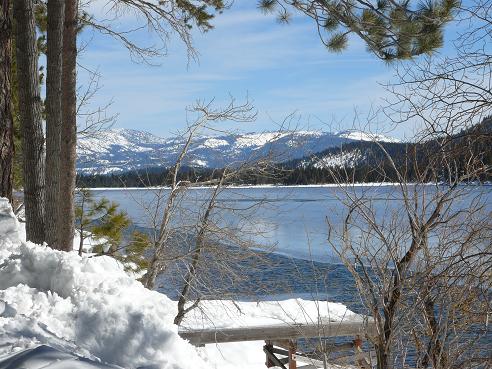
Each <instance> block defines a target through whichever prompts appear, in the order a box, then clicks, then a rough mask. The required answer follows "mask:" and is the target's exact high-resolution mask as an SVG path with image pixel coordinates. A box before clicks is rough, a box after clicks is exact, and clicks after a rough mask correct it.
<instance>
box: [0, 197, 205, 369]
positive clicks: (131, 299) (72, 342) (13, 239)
mask: <svg viewBox="0 0 492 369" xmlns="http://www.w3.org/2000/svg"><path fill="white" fill-rule="evenodd" d="M18 229H19V226H18V224H17V221H16V220H15V218H14V216H13V214H12V211H11V209H10V207H9V206H8V203H7V201H6V200H5V199H0V265H2V268H0V301H1V304H0V305H1V306H0V332H2V334H0V356H2V355H5V354H8V353H11V352H14V351H18V350H22V349H27V348H32V347H33V346H37V345H40V344H45V345H49V346H50V347H52V348H54V349H57V350H60V351H62V352H70V353H74V354H78V355H81V356H84V357H87V358H89V359H92V360H96V361H102V362H105V363H110V364H116V365H120V366H122V367H125V368H136V367H139V366H143V365H150V364H154V365H156V366H155V367H156V368H173V369H181V368H182V369H184V368H190V369H191V368H194V369H195V368H210V366H209V365H208V364H206V363H205V361H204V360H203V359H201V358H200V357H199V355H198V353H197V351H196V349H195V348H194V347H193V346H191V345H189V344H188V343H187V342H185V341H184V340H182V339H181V338H180V337H179V336H178V334H177V327H176V326H175V325H174V324H173V318H174V315H175V311H176V307H175V303H174V302H172V301H171V300H169V299H168V298H167V297H166V296H165V295H162V294H160V293H158V292H154V291H149V290H147V289H145V288H144V287H143V286H142V285H141V284H140V283H139V282H137V281H135V280H134V279H133V278H131V277H130V276H129V275H127V274H126V273H125V272H124V271H123V269H122V268H121V266H120V265H119V264H118V263H117V262H116V261H115V260H114V259H111V258H109V257H97V258H88V257H79V256H78V255H77V254H76V253H66V252H61V251H54V250H52V249H50V248H47V247H44V246H39V245H35V244H33V243H30V242H27V243H26V242H22V241H21V240H20V239H19V234H18V233H17V230H18Z"/></svg>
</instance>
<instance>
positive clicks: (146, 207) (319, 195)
mask: <svg viewBox="0 0 492 369" xmlns="http://www.w3.org/2000/svg"><path fill="white" fill-rule="evenodd" d="M420 190H422V189H420ZM211 191H212V190H211V189H210V188H192V189H189V190H188V191H187V192H186V193H185V194H184V195H183V196H180V198H179V201H178V208H179V209H178V210H177V211H176V213H175V216H174V218H173V219H174V220H173V221H174V223H175V225H181V226H182V227H183V228H184V229H189V230H192V229H193V227H194V224H196V222H197V219H199V217H200V216H201V215H203V207H204V205H205V204H206V202H207V200H208V198H209V196H210V193H211ZM423 191H426V192H428V196H427V201H430V199H431V197H432V195H433V194H434V193H435V191H436V186H427V187H425V189H424V190H423ZM462 191H463V192H464V193H465V195H464V196H463V197H461V198H459V199H458V200H457V201H456V202H455V205H454V206H456V207H459V208H460V209H466V208H468V207H470V206H471V204H472V202H473V201H475V200H476V199H477V198H479V199H480V201H481V202H482V203H485V204H486V208H485V209H484V210H483V211H485V212H490V211H491V209H492V187H490V186H485V187H481V186H464V187H463V188H462ZM93 194H94V195H95V197H97V198H98V197H106V198H108V199H110V200H112V201H115V202H117V203H119V204H120V208H121V209H123V210H125V211H126V212H127V213H128V215H129V216H130V218H131V219H132V220H133V222H134V224H135V225H136V226H137V227H138V228H139V229H140V230H145V231H147V232H152V229H155V224H158V221H159V220H160V214H161V213H160V211H159V209H162V208H163V206H164V204H165V200H166V196H167V194H168V190H167V189H100V190H99V189H96V190H93ZM349 197H351V198H355V197H357V198H364V199H369V200H370V203H371V207H372V209H373V210H374V213H375V218H376V219H377V220H378V221H379V222H387V223H388V224H389V222H398V219H399V218H401V219H404V218H403V217H404V213H403V212H402V204H403V201H402V195H401V192H400V189H399V188H398V187H397V186H392V185H385V186H356V187H350V188H348V190H347V188H339V187H314V186H308V187H239V188H226V189H223V190H222V191H221V193H220V194H219V197H218V201H217V206H216V208H215V209H214V222H216V224H219V225H220V226H221V227H224V228H227V229H228V230H229V231H231V232H235V233H236V234H241V235H242V237H243V238H244V239H245V240H247V241H248V243H251V244H254V245H255V246H256V247H257V248H260V249H261V248H265V249H267V250H273V252H274V253H273V254H271V253H265V254H262V255H263V256H264V257H263V258H262V260H261V261H258V260H248V259H247V258H244V260H241V261H240V262H237V263H238V264H240V266H238V271H240V273H241V274H242V275H243V278H242V279H241V281H240V282H237V281H236V283H235V284H234V285H231V284H229V280H228V279H227V278H219V277H218V276H219V274H217V278H216V279H215V281H212V283H215V284H216V287H217V291H229V292H232V293H233V294H234V296H235V297H236V298H242V299H248V298H251V299H257V298H261V297H262V296H263V297H264V298H271V297H272V295H275V297H276V298H288V297H293V296H303V297H305V298H321V299H328V300H331V301H338V302H342V303H345V304H348V305H349V306H352V307H353V308H355V307H356V306H357V305H358V302H359V298H358V297H357V293H356V292H355V289H354V286H353V283H352V278H351V277H350V275H349V273H348V272H347V271H346V269H345V268H344V267H343V266H342V265H341V264H340V262H339V259H338V257H337V256H336V254H335V253H334V251H333V249H332V247H331V246H330V243H329V242H328V233H329V226H328V224H330V225H331V229H332V240H333V242H334V243H335V244H336V242H337V232H338V231H340V230H341V226H342V224H343V220H344V219H345V217H346V214H347V211H348V209H347V207H346V206H344V202H345V201H347V199H348V198H349ZM236 229H238V230H237V231H234V230H236ZM225 238H226V237H225V236H224V239H223V240H221V239H220V236H219V238H218V239H217V241H219V242H220V241H223V242H224V243H227V242H228V241H227V240H226V239H225ZM171 273H173V272H171ZM178 284H179V281H176V284H175V283H169V281H166V282H163V283H162V284H161V286H160V288H159V289H160V291H161V292H163V293H166V294H167V295H169V296H170V297H171V298H176V297H177V290H176V285H178ZM272 286H275V288H274V289H272V288H270V289H269V288H268V287H272ZM219 296H223V295H222V293H221V292H218V296H217V297H219ZM211 297H212V296H211Z"/></svg>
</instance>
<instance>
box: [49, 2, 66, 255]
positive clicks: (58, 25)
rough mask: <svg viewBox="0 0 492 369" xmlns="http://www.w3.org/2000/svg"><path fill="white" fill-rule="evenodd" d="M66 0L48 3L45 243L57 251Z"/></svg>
mask: <svg viewBox="0 0 492 369" xmlns="http://www.w3.org/2000/svg"><path fill="white" fill-rule="evenodd" d="M64 6H65V0H48V28H47V31H48V32H47V37H48V39H47V54H46V59H47V62H46V65H47V78H46V169H45V184H46V191H45V227H46V228H45V232H46V235H45V236H46V242H47V243H48V245H50V246H51V247H53V248H55V249H58V248H60V244H59V242H58V229H59V227H60V223H61V222H60V220H61V219H60V211H59V208H60V206H61V201H63V198H62V197H61V196H60V157H61V151H60V140H61V134H60V133H61V121H62V111H61V101H62V99H61V77H62V48H63V19H64Z"/></svg>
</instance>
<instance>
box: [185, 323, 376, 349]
mask: <svg viewBox="0 0 492 369" xmlns="http://www.w3.org/2000/svg"><path fill="white" fill-rule="evenodd" d="M364 332H369V334H372V332H374V324H372V323H369V324H368V323H362V322H349V321H343V322H328V321H327V322H324V323H321V324H279V325H269V326H255V327H241V328H208V329H190V330H185V329H183V330H180V331H179V335H180V336H181V337H182V338H184V339H185V340H188V341H189V342H190V343H192V344H194V345H200V344H202V345H203V344H209V343H226V342H242V341H278V340H297V339H299V338H313V337H343V336H356V335H360V334H363V333H364Z"/></svg>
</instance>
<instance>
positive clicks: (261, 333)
mask: <svg viewBox="0 0 492 369" xmlns="http://www.w3.org/2000/svg"><path fill="white" fill-rule="evenodd" d="M374 329H375V326H374V324H373V323H372V322H367V321H366V322H361V321H341V322H334V321H331V320H329V319H325V320H323V319H322V320H320V321H319V322H316V323H307V324H306V323H295V324H287V323H285V324H278V325H265V326H249V327H239V328H204V329H185V328H182V329H181V330H180V331H179V335H180V336H181V337H182V338H184V339H185V340H188V341H189V342H190V343H191V344H193V345H195V346H203V345H206V344H213V343H229V342H243V341H265V345H264V346H263V351H264V353H265V355H266V362H265V365H266V366H267V367H273V366H276V367H280V368H283V369H296V368H305V369H309V368H318V367H321V368H322V367H323V362H322V361H320V360H319V350H314V351H312V352H299V351H298V341H299V340H300V339H312V338H319V339H320V340H323V339H326V338H330V337H350V338H351V339H352V340H351V341H350V342H348V343H345V344H338V345H333V346H331V347H329V351H330V352H331V353H333V352H336V351H341V350H353V351H354V353H353V354H351V355H350V358H351V359H352V360H351V361H352V362H353V363H354V364H355V365H357V366H359V367H360V368H362V369H369V368H370V360H368V358H367V355H366V354H365V353H364V352H363V351H362V338H363V337H366V336H367V335H372V334H373V333H374ZM344 359H349V357H347V356H345V357H344ZM297 362H304V363H307V365H305V366H297Z"/></svg>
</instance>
